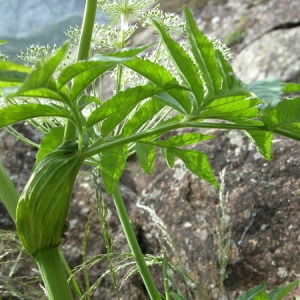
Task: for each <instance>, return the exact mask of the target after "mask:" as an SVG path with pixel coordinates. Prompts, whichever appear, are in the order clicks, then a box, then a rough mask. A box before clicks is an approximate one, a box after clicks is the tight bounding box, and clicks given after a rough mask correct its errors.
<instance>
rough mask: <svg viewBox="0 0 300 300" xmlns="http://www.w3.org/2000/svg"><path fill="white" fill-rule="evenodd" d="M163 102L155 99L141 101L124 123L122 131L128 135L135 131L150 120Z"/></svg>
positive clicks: (162, 105) (161, 107)
mask: <svg viewBox="0 0 300 300" xmlns="http://www.w3.org/2000/svg"><path fill="white" fill-rule="evenodd" d="M163 107H164V104H163V103H161V102H160V101H158V100H156V99H150V100H149V101H147V102H145V103H142V104H141V106H140V107H139V108H138V109H137V110H136V111H135V112H134V114H133V115H132V116H131V117H130V118H129V119H128V120H127V122H126V123H125V124H124V126H123V129H122V133H123V134H124V135H129V134H131V133H133V132H135V131H137V130H138V129H139V128H140V127H141V126H143V125H144V124H145V123H146V122H147V121H149V120H151V119H152V118H153V117H154V116H155V115H156V114H157V113H158V112H159V111H160V110H161V109H163Z"/></svg>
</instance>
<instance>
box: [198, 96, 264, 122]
mask: <svg viewBox="0 0 300 300" xmlns="http://www.w3.org/2000/svg"><path fill="white" fill-rule="evenodd" d="M259 103H260V101H259V100H258V99H254V98H248V97H247V96H245V95H238V96H227V97H224V98H219V99H216V100H214V101H213V102H212V103H211V104H210V105H208V106H207V107H206V108H205V110H203V111H201V112H200V113H199V114H198V115H197V117H198V118H212V119H222V120H229V121H238V120H245V119H252V118H256V117H258V115H259V110H258V108H257V105H258V104H259Z"/></svg>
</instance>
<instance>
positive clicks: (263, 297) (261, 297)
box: [253, 291, 269, 300]
mask: <svg viewBox="0 0 300 300" xmlns="http://www.w3.org/2000/svg"><path fill="white" fill-rule="evenodd" d="M253 300H269V296H268V294H267V292H266V291H262V292H260V293H259V294H258V295H256V296H255V297H254V298H253Z"/></svg>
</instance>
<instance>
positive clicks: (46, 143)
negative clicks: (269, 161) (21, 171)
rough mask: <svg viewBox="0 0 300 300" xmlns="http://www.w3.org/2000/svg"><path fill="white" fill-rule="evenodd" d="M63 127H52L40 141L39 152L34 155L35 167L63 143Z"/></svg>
mask: <svg viewBox="0 0 300 300" xmlns="http://www.w3.org/2000/svg"><path fill="white" fill-rule="evenodd" d="M63 137H64V127H53V128H51V129H50V130H49V132H48V133H47V134H45V135H44V137H43V138H42V140H41V143H40V146H39V151H38V152H37V155H36V163H35V164H36V165H37V164H38V163H39V162H40V161H41V160H42V159H43V157H44V156H46V155H47V154H48V153H50V152H52V151H54V150H55V149H56V148H57V147H58V146H59V145H60V144H62V142H63Z"/></svg>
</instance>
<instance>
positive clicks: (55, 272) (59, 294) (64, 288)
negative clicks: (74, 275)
mask: <svg viewBox="0 0 300 300" xmlns="http://www.w3.org/2000/svg"><path fill="white" fill-rule="evenodd" d="M34 258H35V260H36V262H37V265H38V267H39V270H40V272H41V275H42V278H43V281H44V284H45V288H46V291H47V295H48V298H49V300H72V299H73V297H72V294H71V291H70V287H69V284H68V281H67V277H66V274H65V271H64V268H63V265H62V263H61V260H60V254H59V249H58V248H52V249H47V250H45V251H41V252H40V253H38V254H37V255H35V257H34Z"/></svg>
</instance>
